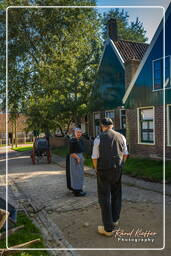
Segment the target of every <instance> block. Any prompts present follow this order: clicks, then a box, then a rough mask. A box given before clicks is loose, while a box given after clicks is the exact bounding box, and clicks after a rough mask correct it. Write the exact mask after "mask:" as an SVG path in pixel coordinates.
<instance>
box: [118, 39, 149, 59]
mask: <svg viewBox="0 0 171 256" xmlns="http://www.w3.org/2000/svg"><path fill="white" fill-rule="evenodd" d="M114 44H115V46H116V47H117V49H118V51H119V53H120V55H121V56H122V58H123V60H124V62H125V61H127V60H132V59H134V60H141V59H142V57H143V56H144V54H145V52H146V50H147V48H148V46H149V45H148V44H146V43H136V42H131V41H125V40H119V41H115V42H114Z"/></svg>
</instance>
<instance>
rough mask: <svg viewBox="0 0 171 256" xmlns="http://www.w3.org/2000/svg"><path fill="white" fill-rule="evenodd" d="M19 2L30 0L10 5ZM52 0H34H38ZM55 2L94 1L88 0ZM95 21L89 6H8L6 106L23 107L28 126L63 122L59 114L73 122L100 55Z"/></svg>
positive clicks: (81, 109) (81, 108)
mask: <svg viewBox="0 0 171 256" xmlns="http://www.w3.org/2000/svg"><path fill="white" fill-rule="evenodd" d="M10 2H11V1H8V4H9V3H10ZM12 2H13V5H14V1H12ZM21 2H22V4H25V5H30V4H31V3H32V4H34V1H16V5H18V4H19V3H20V4H21ZM53 2H54V5H55V1H48V0H44V1H35V3H36V4H37V5H39V4H41V5H44V6H46V5H53ZM58 4H59V5H77V6H78V5H92V4H93V5H94V1H90V0H89V1H76V0H73V1H66V0H61V1H59V2H58ZM99 26H100V22H99V19H98V14H97V12H96V10H94V9H91V8H87V9H83V8H72V9H71V8H27V9H26V8H9V9H8V27H9V33H8V39H9V40H8V49H9V51H8V52H9V56H8V59H9V73H8V80H9V93H8V99H9V109H10V111H11V112H20V111H24V112H25V113H27V114H28V115H29V120H28V122H29V125H30V127H32V128H35V125H37V127H39V129H41V130H44V129H45V127H47V126H48V127H49V128H50V129H52V128H54V126H58V125H59V124H62V125H63V123H64V120H65V122H66V123H67V124H68V123H70V122H71V120H72V121H75V122H79V121H80V118H81V116H83V115H84V113H86V111H87V104H88V101H89V95H90V90H91V86H92V83H93V81H94V76H95V70H96V68H97V64H98V61H99V57H100V50H101V41H100V39H99ZM3 38H4V36H2V37H1V41H2V40H3ZM1 85H2V83H1ZM2 87H3V86H2ZM52 120H53V121H52Z"/></svg>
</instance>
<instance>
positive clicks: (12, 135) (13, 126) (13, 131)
mask: <svg viewBox="0 0 171 256" xmlns="http://www.w3.org/2000/svg"><path fill="white" fill-rule="evenodd" d="M11 144H12V145H11V147H12V148H13V147H14V122H13V121H12V142H11Z"/></svg>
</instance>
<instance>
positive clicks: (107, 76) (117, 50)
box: [86, 19, 148, 136]
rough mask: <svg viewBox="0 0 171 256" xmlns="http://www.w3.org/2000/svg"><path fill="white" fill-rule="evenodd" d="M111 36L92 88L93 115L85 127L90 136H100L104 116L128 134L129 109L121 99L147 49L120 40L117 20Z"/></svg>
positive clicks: (112, 24)
mask: <svg viewBox="0 0 171 256" xmlns="http://www.w3.org/2000/svg"><path fill="white" fill-rule="evenodd" d="M108 34H109V39H108V40H107V41H106V43H105V46H104V51H103V55H102V58H101V61H100V64H99V68H98V72H97V76H96V81H95V84H94V86H93V95H92V101H91V105H92V113H90V114H89V115H88V120H87V127H86V129H87V133H88V134H89V136H97V134H98V133H99V132H100V131H99V123H100V120H101V119H102V118H104V117H110V118H111V119H113V121H114V129H115V130H117V131H120V132H121V133H123V134H125V132H126V110H125V108H124V107H123V103H122V98H123V96H124V94H125V91H126V88H127V86H128V84H129V82H130V81H131V79H132V77H133V75H134V73H135V71H136V70H137V67H138V65H139V63H140V61H141V59H142V58H143V56H144V54H145V52H146V50H147V48H148V44H145V43H137V42H131V41H125V40H119V39H118V34H117V23H116V20H114V19H111V20H109V23H108Z"/></svg>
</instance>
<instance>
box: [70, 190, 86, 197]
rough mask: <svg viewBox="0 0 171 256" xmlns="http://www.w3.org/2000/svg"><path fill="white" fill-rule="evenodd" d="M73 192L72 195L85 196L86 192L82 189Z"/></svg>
mask: <svg viewBox="0 0 171 256" xmlns="http://www.w3.org/2000/svg"><path fill="white" fill-rule="evenodd" d="M73 194H74V196H85V195H86V192H84V191H74V192H73Z"/></svg>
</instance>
